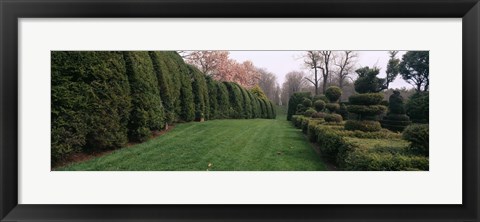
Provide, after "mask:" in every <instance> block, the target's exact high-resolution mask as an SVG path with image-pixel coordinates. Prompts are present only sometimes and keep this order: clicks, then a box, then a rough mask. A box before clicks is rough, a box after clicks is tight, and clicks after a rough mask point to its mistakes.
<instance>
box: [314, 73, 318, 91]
mask: <svg viewBox="0 0 480 222" xmlns="http://www.w3.org/2000/svg"><path fill="white" fill-rule="evenodd" d="M315 95H318V79H317V67H315Z"/></svg>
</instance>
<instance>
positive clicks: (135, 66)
mask: <svg viewBox="0 0 480 222" xmlns="http://www.w3.org/2000/svg"><path fill="white" fill-rule="evenodd" d="M123 56H124V59H125V65H126V71H127V76H128V81H129V83H130V96H131V99H132V110H131V112H130V120H129V121H128V137H129V139H130V140H132V141H145V140H147V139H148V138H149V137H150V135H151V131H152V130H160V129H162V128H163V127H164V119H165V114H164V109H163V106H162V100H161V98H160V92H159V88H158V81H157V77H156V75H155V73H154V71H153V64H152V60H151V59H150V56H149V55H148V52H123Z"/></svg>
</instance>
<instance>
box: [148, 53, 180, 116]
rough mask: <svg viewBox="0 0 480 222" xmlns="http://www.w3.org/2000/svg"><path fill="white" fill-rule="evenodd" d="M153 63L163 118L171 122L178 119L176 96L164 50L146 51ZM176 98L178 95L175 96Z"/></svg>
mask: <svg viewBox="0 0 480 222" xmlns="http://www.w3.org/2000/svg"><path fill="white" fill-rule="evenodd" d="M148 54H149V55H150V59H151V60H152V63H153V71H154V72H155V74H156V76H157V83H158V89H159V92H160V97H161V99H162V105H163V107H164V108H165V120H166V122H167V123H168V124H172V123H173V122H175V121H176V120H177V119H178V114H177V113H176V111H175V110H176V108H175V101H176V99H175V97H174V96H178V93H177V92H176V91H177V90H176V89H175V87H178V85H175V84H174V83H173V75H171V74H170V70H169V68H168V66H167V60H168V59H167V56H166V54H165V52H148ZM177 98H178V97H177Z"/></svg>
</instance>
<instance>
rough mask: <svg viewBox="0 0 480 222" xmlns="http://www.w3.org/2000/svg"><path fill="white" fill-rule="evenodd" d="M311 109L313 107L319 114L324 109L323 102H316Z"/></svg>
mask: <svg viewBox="0 0 480 222" xmlns="http://www.w3.org/2000/svg"><path fill="white" fill-rule="evenodd" d="M313 107H315V109H316V110H317V111H318V112H320V111H322V110H323V109H325V102H324V101H323V100H317V101H315V102H314V103H313Z"/></svg>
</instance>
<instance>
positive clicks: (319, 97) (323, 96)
mask: <svg viewBox="0 0 480 222" xmlns="http://www.w3.org/2000/svg"><path fill="white" fill-rule="evenodd" d="M318 100H322V101H323V102H325V104H327V103H329V102H330V100H328V98H327V97H326V96H325V95H323V94H320V95H315V96H313V99H312V101H313V102H315V101H318Z"/></svg>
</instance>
